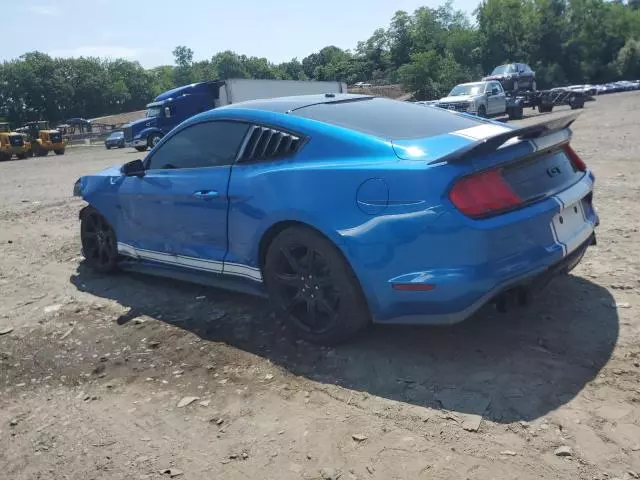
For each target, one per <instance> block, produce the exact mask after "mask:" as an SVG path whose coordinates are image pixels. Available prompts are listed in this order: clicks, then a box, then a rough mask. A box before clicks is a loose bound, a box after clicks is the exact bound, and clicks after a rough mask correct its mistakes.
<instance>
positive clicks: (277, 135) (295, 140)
mask: <svg viewBox="0 0 640 480" xmlns="http://www.w3.org/2000/svg"><path fill="white" fill-rule="evenodd" d="M299 146H300V138H299V137H296V136H295V135H291V134H290V133H286V132H281V131H279V130H275V129H273V128H268V127H258V126H255V127H253V128H252V130H251V133H250V134H249V140H248V141H247V144H246V146H245V148H244V151H243V152H242V157H241V159H240V160H241V161H244V162H246V161H249V160H263V159H268V158H279V157H286V156H289V155H292V154H294V153H295V152H296V151H297V149H298V147H299Z"/></svg>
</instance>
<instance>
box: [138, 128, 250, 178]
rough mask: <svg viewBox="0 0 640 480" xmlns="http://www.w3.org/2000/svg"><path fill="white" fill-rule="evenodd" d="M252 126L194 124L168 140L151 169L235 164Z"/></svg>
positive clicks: (149, 167) (154, 158) (149, 168)
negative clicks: (243, 141)
mask: <svg viewBox="0 0 640 480" xmlns="http://www.w3.org/2000/svg"><path fill="white" fill-rule="evenodd" d="M248 130H249V125H247V124H245V123H239V122H205V123H197V124H195V125H191V126H189V127H187V128H185V129H184V130H181V131H180V132H178V133H176V134H175V135H174V136H173V137H171V138H170V139H169V140H167V141H166V143H164V144H163V145H162V146H161V147H159V148H158V150H157V151H156V152H154V153H153V155H152V156H151V158H150V159H149V160H148V166H147V169H148V170H158V169H169V168H205V167H215V166H221V165H231V164H232V163H233V162H234V160H235V158H236V155H237V153H238V150H239V149H240V144H241V143H242V140H243V139H244V136H245V134H246V133H247V131H248Z"/></svg>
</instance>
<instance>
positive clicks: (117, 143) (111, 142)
mask: <svg viewBox="0 0 640 480" xmlns="http://www.w3.org/2000/svg"><path fill="white" fill-rule="evenodd" d="M104 146H105V148H106V149H107V150H110V149H111V148H124V132H122V131H118V132H113V133H112V134H111V135H109V136H108V137H107V138H106V139H105V140H104Z"/></svg>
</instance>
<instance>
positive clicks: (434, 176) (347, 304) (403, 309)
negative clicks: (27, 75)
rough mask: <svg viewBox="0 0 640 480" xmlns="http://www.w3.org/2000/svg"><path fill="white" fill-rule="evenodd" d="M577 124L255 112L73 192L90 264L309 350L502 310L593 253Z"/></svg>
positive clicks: (288, 109) (303, 99)
mask: <svg viewBox="0 0 640 480" xmlns="http://www.w3.org/2000/svg"><path fill="white" fill-rule="evenodd" d="M575 118H576V117H575V116H567V117H564V118H560V119H555V120H552V121H548V122H546V123H541V124H536V125H532V126H527V127H523V128H519V129H515V128H512V127H509V126H505V125H502V124H498V123H494V122H491V121H488V120H484V119H481V118H476V117H471V116H467V115H464V114H458V113H454V112H449V111H445V110H442V109H438V108H434V107H425V106H421V105H415V104H411V103H406V102H398V101H393V100H387V99H382V98H375V97H370V96H365V95H346V94H344V95H338V94H335V95H334V94H326V95H313V96H300V97H287V98H278V99H270V100H257V101H251V102H246V103H239V104H235V105H232V106H228V107H223V108H218V109H215V110H211V111H208V112H205V113H202V114H199V115H196V116H195V117H192V118H190V119H188V120H186V121H185V122H183V123H182V124H181V125H179V126H178V127H176V128H175V129H174V130H173V131H171V132H170V133H169V134H168V135H167V136H165V137H164V138H163V139H162V141H161V142H160V143H159V144H158V145H157V146H156V147H155V148H154V149H153V150H152V151H151V152H150V153H149V154H148V155H147V157H146V158H145V160H144V161H141V160H135V161H132V162H129V163H127V164H125V165H123V166H122V167H113V168H109V169H107V170H105V171H103V172H101V173H98V174H95V175H89V176H85V177H82V178H80V179H79V180H78V181H77V183H76V185H75V187H74V194H75V195H77V196H81V197H82V198H83V199H84V200H86V201H87V202H88V204H89V205H88V206H86V207H85V208H84V209H83V210H82V211H81V213H80V219H81V240H82V247H83V251H84V255H85V257H86V261H87V263H88V264H89V265H90V266H92V267H93V268H95V269H96V270H98V271H100V272H110V271H112V270H115V269H116V268H125V269H136V270H139V271H140V270H141V271H144V272H149V273H156V274H159V275H167V276H172V277H176V278H182V279H186V280H190V281H196V282H201V283H206V284H212V285H215V286H221V287H225V288H230V289H234V290H240V291H244V292H250V293H256V294H262V295H265V294H266V295H268V297H269V298H270V299H271V301H272V303H273V305H274V306H275V308H276V309H277V310H278V311H279V313H280V314H281V315H282V317H283V318H284V319H286V321H287V322H288V323H289V324H290V326H291V327H292V328H293V329H294V330H295V331H297V333H298V334H299V335H300V336H302V337H303V338H305V339H307V340H310V341H314V342H319V343H335V342H340V341H343V340H346V339H348V338H350V337H351V336H353V335H354V334H355V333H356V332H358V331H359V330H361V329H362V328H363V327H365V326H366V325H367V324H369V323H370V322H371V321H373V322H379V323H421V324H432V325H433V324H451V323H455V322H459V321H461V320H464V319H465V318H467V317H469V316H470V315H471V314H473V313H474V312H475V311H476V310H477V309H479V308H480V307H481V306H483V305H484V304H486V303H489V302H492V303H495V304H496V305H497V306H498V307H499V308H500V309H505V308H507V307H508V306H509V305H511V304H513V303H526V302H527V300H528V297H529V294H530V292H532V291H535V290H536V289H537V288H538V287H540V286H542V285H544V284H545V283H546V282H547V281H548V280H549V279H550V278H551V277H553V276H554V275H556V274H559V273H565V272H567V271H569V270H570V269H572V268H573V267H574V266H575V265H576V264H577V263H578V262H579V261H580V259H581V258H582V255H583V254H584V252H585V250H586V248H587V246H588V245H591V244H593V243H595V235H594V229H595V227H596V226H597V224H598V217H597V215H596V213H595V211H594V209H593V207H592V188H593V182H594V177H593V175H592V174H591V172H590V171H589V170H588V169H587V167H586V166H585V164H584V163H583V161H582V160H581V159H580V158H579V156H578V155H577V154H576V153H575V152H574V151H573V149H572V148H571V147H570V146H569V141H570V138H571V131H570V130H569V128H568V127H569V125H570V124H571V123H572V122H573V121H574V120H575Z"/></svg>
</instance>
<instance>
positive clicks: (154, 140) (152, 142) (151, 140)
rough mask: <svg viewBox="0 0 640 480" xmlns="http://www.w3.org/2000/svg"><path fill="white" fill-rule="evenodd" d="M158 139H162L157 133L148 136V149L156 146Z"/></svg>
mask: <svg viewBox="0 0 640 480" xmlns="http://www.w3.org/2000/svg"><path fill="white" fill-rule="evenodd" d="M160 139H162V136H161V135H159V134H157V133H154V134H152V135H150V136H149V139H148V140H147V146H148V147H149V148H153V147H155V146H156V145H157V144H158V142H159V141H160Z"/></svg>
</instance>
